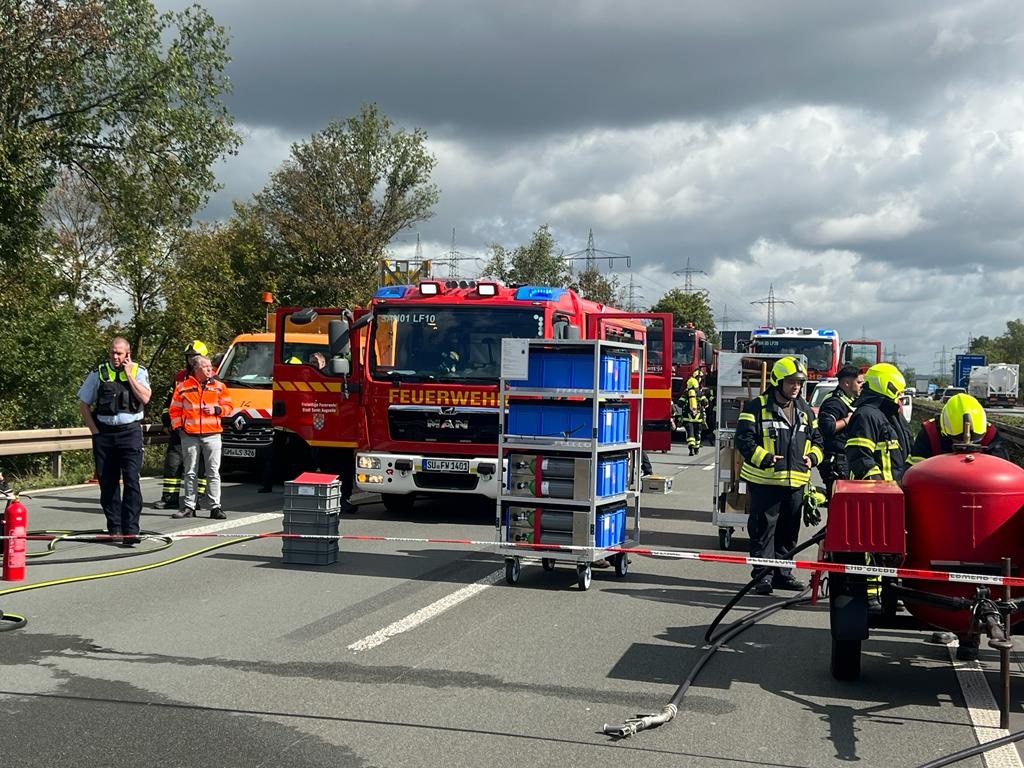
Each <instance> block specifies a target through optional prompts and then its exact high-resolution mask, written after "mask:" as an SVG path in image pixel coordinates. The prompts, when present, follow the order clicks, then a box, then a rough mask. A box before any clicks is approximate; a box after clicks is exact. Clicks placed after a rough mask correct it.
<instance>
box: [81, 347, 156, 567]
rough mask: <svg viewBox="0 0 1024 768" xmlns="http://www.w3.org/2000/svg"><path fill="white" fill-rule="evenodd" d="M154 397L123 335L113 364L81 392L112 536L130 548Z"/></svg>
mask: <svg viewBox="0 0 1024 768" xmlns="http://www.w3.org/2000/svg"><path fill="white" fill-rule="evenodd" d="M151 395H152V392H151V391H150V388H149V373H147V371H146V369H145V368H143V367H142V366H141V365H139V364H138V363H134V362H132V351H131V346H130V345H129V344H128V340H127V339H125V338H124V337H122V336H117V337H115V338H114V339H113V341H111V342H110V362H107V363H101V364H100V366H99V367H98V368H97V369H96V370H95V371H91V372H90V373H89V375H88V376H86V378H85V381H84V382H83V383H82V386H81V387H80V388H79V390H78V400H79V403H78V407H79V410H80V411H81V413H82V420H83V421H84V422H85V425H86V426H87V427H88V428H89V431H90V432H91V433H92V436H93V437H92V452H93V459H94V461H95V462H96V474H97V476H98V477H99V480H100V505H101V506H102V507H103V514H104V515H105V516H106V518H107V533H109V534H110V535H111V536H114V537H119V538H121V544H122V545H123V546H129V547H130V546H134V545H135V544H137V543H138V534H139V515H140V514H141V513H142V489H141V488H140V486H139V473H140V471H141V469H142V415H143V414H142V410H143V408H144V407H145V405H146V403H148V402H149V398H150V397H151ZM122 482H123V483H124V494H123V495H122V493H121V483H122ZM112 541H116V539H112Z"/></svg>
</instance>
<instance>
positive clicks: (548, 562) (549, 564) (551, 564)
mask: <svg viewBox="0 0 1024 768" xmlns="http://www.w3.org/2000/svg"><path fill="white" fill-rule="evenodd" d="M540 564H541V565H542V566H544V570H545V571H553V570H555V561H554V560H552V559H551V558H550V557H542V558H541V560H540Z"/></svg>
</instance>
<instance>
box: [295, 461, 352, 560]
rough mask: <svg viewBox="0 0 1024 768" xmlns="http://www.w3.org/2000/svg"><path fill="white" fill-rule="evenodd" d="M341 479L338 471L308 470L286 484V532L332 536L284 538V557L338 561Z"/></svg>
mask: <svg viewBox="0 0 1024 768" xmlns="http://www.w3.org/2000/svg"><path fill="white" fill-rule="evenodd" d="M340 516H341V483H340V482H339V480H338V476H337V475H325V474H319V473H316V472H306V473H304V474H302V475H299V476H298V477H297V478H295V479H294V480H290V481H288V482H286V483H285V484H284V533H285V534H302V535H306V536H323V537H331V538H311V539H292V538H288V537H287V536H285V538H284V539H282V542H283V544H282V546H281V559H282V561H283V562H285V563H290V564H293V565H332V564H333V563H336V562H338V534H339V525H338V520H339V518H340Z"/></svg>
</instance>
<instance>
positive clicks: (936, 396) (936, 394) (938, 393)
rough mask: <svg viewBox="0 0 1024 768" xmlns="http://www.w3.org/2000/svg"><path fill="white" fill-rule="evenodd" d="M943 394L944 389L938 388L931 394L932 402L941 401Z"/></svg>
mask: <svg viewBox="0 0 1024 768" xmlns="http://www.w3.org/2000/svg"><path fill="white" fill-rule="evenodd" d="M945 392H946V388H945V387H939V388H938V389H936V390H935V391H934V392H932V400H941V399H942V395H943V394H945Z"/></svg>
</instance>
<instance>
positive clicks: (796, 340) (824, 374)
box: [750, 326, 882, 398]
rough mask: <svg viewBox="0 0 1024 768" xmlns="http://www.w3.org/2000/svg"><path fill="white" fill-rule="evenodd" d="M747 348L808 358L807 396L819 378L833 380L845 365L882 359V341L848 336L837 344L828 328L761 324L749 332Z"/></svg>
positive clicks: (864, 363)
mask: <svg viewBox="0 0 1024 768" xmlns="http://www.w3.org/2000/svg"><path fill="white" fill-rule="evenodd" d="M750 351H751V352H762V353H769V354H773V355H804V356H805V357H806V358H807V379H808V382H807V392H806V395H805V396H806V397H807V398H810V396H811V393H812V392H813V391H814V387H815V386H816V385H817V383H818V382H819V381H822V380H824V379H832V378H835V377H836V374H838V373H839V369H840V368H842V367H843V366H844V365H847V364H853V365H857V366H859V367H861V368H862V369H865V370H866V369H867V367H868V366H872V365H874V364H875V363H878V362H881V360H882V342H881V341H878V340H876V339H851V340H849V341H844V342H842V343H840V340H839V334H838V333H837V332H836V331H835V330H833V329H831V328H788V327H777V328H770V327H768V326H761V327H760V328H755V329H754V330H753V331H751V333H750Z"/></svg>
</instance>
